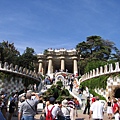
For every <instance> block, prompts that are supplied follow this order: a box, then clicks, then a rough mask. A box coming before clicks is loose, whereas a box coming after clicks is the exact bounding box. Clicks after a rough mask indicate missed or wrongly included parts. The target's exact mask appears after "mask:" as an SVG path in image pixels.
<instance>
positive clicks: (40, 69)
mask: <svg viewBox="0 0 120 120" xmlns="http://www.w3.org/2000/svg"><path fill="white" fill-rule="evenodd" d="M39 72H40V73H42V72H43V71H42V62H40V63H39Z"/></svg>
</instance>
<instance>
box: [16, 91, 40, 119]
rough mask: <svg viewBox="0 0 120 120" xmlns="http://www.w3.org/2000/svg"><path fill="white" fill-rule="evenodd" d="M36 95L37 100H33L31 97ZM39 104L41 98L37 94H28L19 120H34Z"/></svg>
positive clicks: (20, 111) (20, 110)
mask: <svg viewBox="0 0 120 120" xmlns="http://www.w3.org/2000/svg"><path fill="white" fill-rule="evenodd" d="M32 95H34V96H35V99H33V100H32V99H31V96H32ZM38 103H39V96H38V94H36V93H30V92H28V93H26V100H25V101H24V102H23V103H22V104H21V106H20V109H19V113H18V120H21V118H23V119H24V120H34V116H35V114H36V110H35V106H36V104H38Z"/></svg>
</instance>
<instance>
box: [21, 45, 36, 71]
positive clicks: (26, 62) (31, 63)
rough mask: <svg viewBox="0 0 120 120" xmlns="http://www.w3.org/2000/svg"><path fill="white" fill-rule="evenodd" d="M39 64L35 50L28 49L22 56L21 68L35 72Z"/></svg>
mask: <svg viewBox="0 0 120 120" xmlns="http://www.w3.org/2000/svg"><path fill="white" fill-rule="evenodd" d="M36 63H37V55H36V54H35V51H34V49H33V48H29V47H27V48H26V50H25V51H24V53H23V54H22V55H21V56H20V59H19V66H22V67H24V68H27V69H30V70H34V69H35V67H36Z"/></svg>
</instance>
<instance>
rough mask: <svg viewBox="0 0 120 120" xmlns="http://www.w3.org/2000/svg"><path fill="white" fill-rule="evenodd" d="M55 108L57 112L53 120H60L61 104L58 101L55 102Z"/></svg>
mask: <svg viewBox="0 0 120 120" xmlns="http://www.w3.org/2000/svg"><path fill="white" fill-rule="evenodd" d="M54 105H55V106H56V107H58V111H57V116H56V117H55V120H61V116H62V110H61V108H62V102H61V101H60V100H56V102H55V104H54Z"/></svg>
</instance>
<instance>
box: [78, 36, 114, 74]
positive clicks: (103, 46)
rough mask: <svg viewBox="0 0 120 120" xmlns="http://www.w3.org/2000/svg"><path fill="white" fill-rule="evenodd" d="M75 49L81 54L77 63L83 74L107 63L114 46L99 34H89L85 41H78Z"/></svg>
mask: <svg viewBox="0 0 120 120" xmlns="http://www.w3.org/2000/svg"><path fill="white" fill-rule="evenodd" d="M76 50H77V51H78V54H79V55H81V58H82V59H81V60H80V61H79V62H78V64H79V65H80V68H81V69H80V72H81V74H84V73H86V72H89V71H90V70H92V69H95V68H97V67H100V66H103V65H105V64H106V63H108V61H109V60H110V59H111V56H112V51H113V50H115V47H114V43H113V42H111V41H109V40H104V39H102V38H101V37H100V36H90V37H87V40H86V42H85V41H83V42H82V43H78V44H77V45H76ZM114 56H115V55H114ZM111 62H113V61H111Z"/></svg>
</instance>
